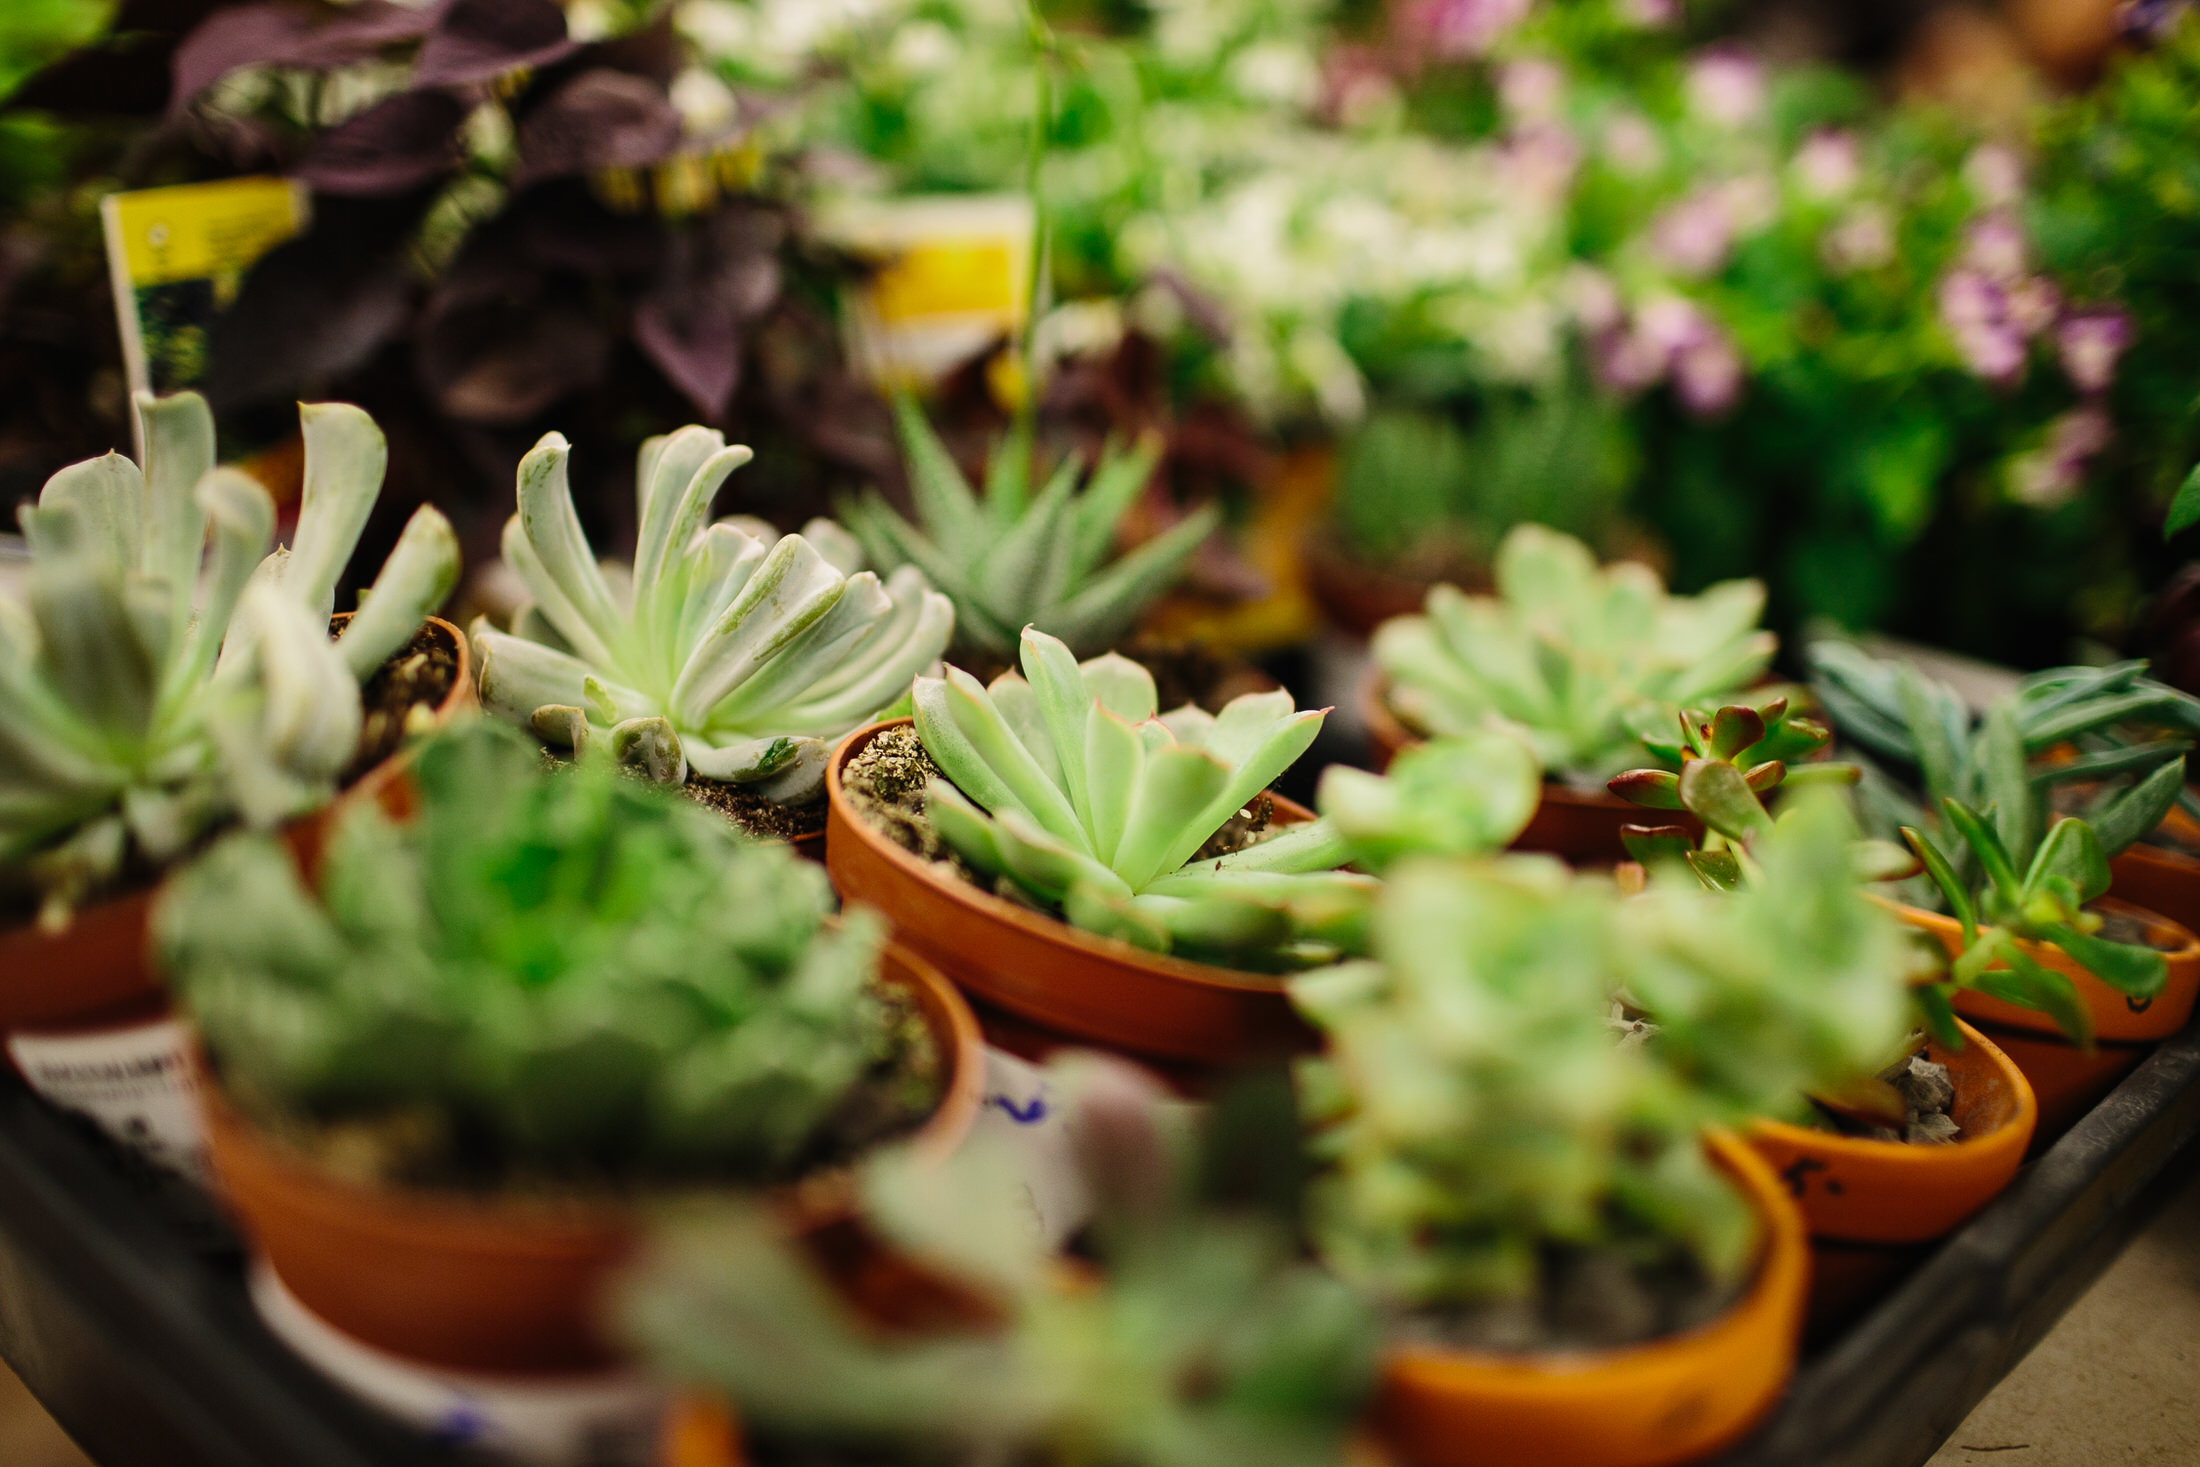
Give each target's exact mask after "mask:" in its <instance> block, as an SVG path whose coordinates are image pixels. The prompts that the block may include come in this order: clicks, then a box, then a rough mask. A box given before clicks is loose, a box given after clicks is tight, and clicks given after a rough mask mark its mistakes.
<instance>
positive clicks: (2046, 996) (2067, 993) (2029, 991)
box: [1978, 941, 2093, 1050]
mask: <svg viewBox="0 0 2200 1467" xmlns="http://www.w3.org/2000/svg"><path fill="white" fill-rule="evenodd" d="M2000 957H2001V960H2002V962H2003V963H2004V964H2006V965H2007V966H2006V967H2003V968H1998V969H1997V968H1990V969H1988V970H1986V971H1985V972H1983V973H1981V974H1980V975H1979V981H1978V986H1979V988H1980V989H1981V990H1983V991H1985V992H1987V993H1991V994H1993V996H1994V997H1996V998H1999V999H2001V1000H2002V1001H2003V1002H2005V1003H2013V1004H2016V1005H2018V1006H2019V1007H2021V1008H2028V1009H2032V1010H2035V1011H2036V1012H2039V1013H2043V1014H2045V1015H2047V1016H2048V1017H2049V1018H2050V1019H2053V1020H2054V1021H2055V1027H2056V1028H2058V1029H2060V1030H2061V1031H2062V1033H2063V1037H2064V1038H2066V1039H2068V1040H2069V1041H2070V1042H2071V1043H2072V1044H2075V1045H2077V1046H2078V1047H2079V1048H2080V1049H2084V1050H2091V1049H2092V1048H2093V1015H2092V1013H2091V1012H2090V1011H2089V1010H2087V1008H2086V1006H2085V1004H2084V1003H2083V1002H2082V1001H2081V1000H2080V999H2079V997H2078V989H2077V985H2076V984H2074V983H2072V982H2071V981H2070V980H2069V979H2068V978H2066V977H2064V976H2063V975H2062V974H2060V973H2057V972H2056V971H2054V970H2053V969H2052V968H2049V967H2047V966H2046V965H2044V964H2042V963H2040V962H2039V961H2038V960H2037V959H2035V958H2032V957H2029V956H2027V955H2026V954H2025V953H2024V951H2023V950H2022V949H2020V948H2019V947H2018V946H2017V944H2016V943H2015V942H2014V941H2008V942H2005V943H2003V944H2002V945H2001V952H2000ZM1997 989H1998V990H1999V991H1997Z"/></svg>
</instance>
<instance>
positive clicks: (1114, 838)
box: [914, 628, 1368, 968]
mask: <svg viewBox="0 0 2200 1467" xmlns="http://www.w3.org/2000/svg"><path fill="white" fill-rule="evenodd" d="M914 706H915V712H916V730H917V736H918V738H919V739H920V740H921V741H922V743H923V745H924V751H925V753H926V754H928V755H929V756H931V758H932V760H933V762H934V763H935V764H937V765H938V766H939V768H940V770H941V772H942V773H943V774H944V775H945V776H946V779H944V780H934V781H933V783H932V785H931V786H930V788H929V789H928V790H927V791H926V796H925V808H926V812H927V814H928V815H929V817H930V819H931V821H932V823H933V825H934V827H935V829H936V830H937V831H938V833H939V835H940V837H941V839H942V840H944V841H945V842H946V843H947V844H948V846H950V847H951V848H952V849H953V850H954V852H955V854H956V855H957V856H959V857H961V858H962V860H963V861H964V862H965V863H967V864H968V865H969V866H970V867H972V868H973V869H975V870H976V871H977V872H978V873H980V874H981V875H982V876H984V877H985V878H987V879H989V880H994V879H997V880H1001V881H1005V882H1007V883H1010V884H1011V885H1012V886H1013V887H1014V889H1015V890H1017V891H1018V892H1019V893H1021V894H1022V895H1023V896H1024V897H1025V898H1026V899H1028V900H1030V901H1031V902H1033V903H1036V904H1038V905H1040V906H1042V907H1045V908H1047V909H1049V910H1054V911H1058V912H1060V913H1061V914H1062V915H1063V916H1064V917H1066V918H1067V919H1068V920H1069V921H1070V922H1072V923H1074V924H1075V925H1077V926H1079V927H1082V928H1085V929H1087V930H1088V931H1093V932H1099V933H1102V934H1105V935H1108V936H1112V937H1118V938H1122V939H1124V940H1126V941H1129V942H1132V943H1135V944H1137V945H1139V946H1141V947H1146V948H1151V949H1155V950H1157V951H1163V952H1169V951H1178V950H1183V951H1188V952H1193V953H1198V954H1201V955H1205V956H1211V957H1214V958H1216V959H1217V960H1219V961H1223V962H1227V963H1230V964H1232V965H1233V966H1241V967H1256V968H1268V967H1303V966H1307V965H1309V964H1311V963H1316V962H1321V961H1326V960H1328V959H1329V958H1331V957H1333V956H1334V955H1335V952H1336V950H1337V947H1338V946H1339V944H1340V943H1345V942H1349V941H1350V940H1351V937H1350V932H1351V929H1352V928H1353V926H1354V923H1355V921H1356V920H1357V918H1358V917H1359V916H1360V915H1361V914H1363V913H1364V902H1363V901H1362V900H1360V891H1361V889H1362V888H1364V886H1365V885H1366V883H1367V881H1368V878H1366V877H1361V876H1356V875H1351V874H1348V873H1343V872H1339V871H1337V870H1336V869H1335V868H1336V867H1338V866H1339V865H1341V864H1343V862H1344V861H1345V860H1346V859H1347V851H1346V848H1345V846H1344V843H1343V842H1342V840H1341V839H1340V837H1339V836H1338V835H1337V833H1336V832H1335V831H1334V830H1333V829H1331V828H1330V826H1329V825H1327V824H1326V823H1325V822H1322V821H1318V820H1317V821H1313V822H1311V823H1308V824H1305V825H1301V826H1298V827H1295V828H1291V829H1286V830H1284V831H1283V832H1281V833H1280V834H1275V835H1272V836H1269V837H1268V838H1267V839H1264V840H1258V841H1255V842H1253V843H1252V844H1247V845H1243V846H1242V847H1241V848H1239V849H1234V850H1230V851H1228V852H1227V853H1225V854H1218V855H1215V856H1213V857H1209V858H1203V859H1198V860H1195V859H1194V858H1195V857H1199V856H1201V853H1202V852H1203V851H1204V850H1205V849H1206V848H1207V846H1208V844H1209V842H1210V841H1212V840H1213V839H1214V838H1215V836H1216V834H1217V832H1219V831H1221V830H1223V828H1224V826H1226V825H1227V824H1229V823H1230V822H1231V821H1232V819H1233V818H1234V817H1236V816H1238V815H1239V813H1240V812H1241V811H1242V810H1244V809H1246V808H1247V807H1248V805H1249V804H1251V803H1252V802H1254V801H1255V800H1256V799H1257V798H1258V797H1259V796H1260V795H1261V793H1262V792H1263V791H1264V790H1266V789H1267V787H1268V785H1269V783H1270V781H1272V780H1274V779H1275V778H1276V776H1278V775H1279V774H1281V773H1283V771H1284V770H1285V769H1287V768H1289V767H1290V766H1291V763H1292V761H1294V760H1296V759H1297V758H1298V757H1299V755H1300V754H1302V753H1304V752H1305V751H1306V748H1307V746H1308V745H1309V744H1311V743H1312V742H1313V740H1314V735H1315V734H1316V733H1317V732H1318V731H1319V730H1320V728H1321V722H1322V717H1323V715H1322V713H1321V712H1314V711H1301V710H1296V709H1294V708H1293V706H1292V700H1291V695H1290V694H1289V693H1288V692H1284V691H1281V690H1278V691H1275V692H1268V693H1248V694H1245V695H1244V696H1242V697H1239V698H1235V699H1233V700H1231V702H1230V703H1229V704H1228V705H1226V706H1225V707H1224V708H1223V710H1222V711H1221V713H1219V714H1212V713H1208V712H1206V711H1205V710H1203V709H1200V708H1197V707H1194V706H1192V705H1190V704H1187V705H1185V706H1184V707H1182V708H1178V709H1175V710H1174V711H1172V712H1170V713H1167V714H1163V715H1161V716H1159V717H1156V716H1155V709H1156V697H1155V692H1154V681H1153V677H1152V675H1151V674H1150V673H1148V672H1147V671H1146V669H1145V668H1143V667H1141V666H1139V665H1138V664H1137V663H1135V662H1132V661H1131V660H1130V659H1128V658H1126V657H1121V656H1118V655H1116V654H1114V653H1109V654H1107V655H1105V656H1102V657H1096V658H1093V659H1091V660H1089V661H1086V662H1082V663H1080V662H1078V661H1077V659H1076V658H1075V657H1074V656H1073V655H1072V654H1071V652H1070V650H1069V648H1068V646H1067V645H1065V644H1064V643H1063V642H1062V641H1061V640H1060V639H1058V638H1055V637H1051V636H1048V635H1047V634H1046V633H1044V632H1041V631H1038V630H1036V629H1031V628H1027V629H1026V630H1025V631H1024V634H1023V675H1022V676H1018V675H1017V674H1015V673H1013V672H1008V673H1003V674H1002V675H1001V676H1000V677H998V678H995V679H994V680H993V682H992V684H991V685H990V686H988V685H985V684H981V683H979V681H978V680H977V679H976V678H974V677H972V676H970V674H968V673H966V672H964V671H962V670H961V669H960V668H956V667H949V668H947V669H946V676H944V677H938V678H932V677H920V678H918V679H917V681H916V687H915V693H914Z"/></svg>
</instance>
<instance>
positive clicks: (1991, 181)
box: [1963, 143, 2024, 209]
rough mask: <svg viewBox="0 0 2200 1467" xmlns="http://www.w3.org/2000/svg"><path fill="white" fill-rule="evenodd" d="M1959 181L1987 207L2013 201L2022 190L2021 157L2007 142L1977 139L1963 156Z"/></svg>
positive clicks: (2022, 170)
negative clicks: (1968, 154)
mask: <svg viewBox="0 0 2200 1467" xmlns="http://www.w3.org/2000/svg"><path fill="white" fill-rule="evenodd" d="M1963 181H1964V182H1965V183H1966V184H1968V185H1970V189H1971V194H1972V196H1973V197H1974V198H1976V199H1977V200H1978V201H1979V202H1980V203H1981V204H1984V205H1985V206H1986V207H1987V208H1989V209H1995V208H2000V207H2002V206H2004V205H2007V204H2014V203H2015V202H2016V201H2017V200H2018V199H2019V198H2020V197H2021V196H2022V195H2023V193H2024V160H2022V159H2021V158H2019V157H2018V156H2017V154H2016V150H2015V149H2014V148H2011V147H2010V146H2009V145H2008V144H2007V143H1981V144H1979V145H1978V146H1977V147H1975V148H1973V149H1972V150H1971V156H1970V157H1968V158H1966V159H1964V160H1963Z"/></svg>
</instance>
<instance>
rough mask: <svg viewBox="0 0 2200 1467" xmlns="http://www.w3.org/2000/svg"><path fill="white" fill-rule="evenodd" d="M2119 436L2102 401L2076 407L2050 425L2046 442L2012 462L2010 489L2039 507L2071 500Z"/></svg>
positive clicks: (2051, 506) (2019, 498) (2047, 507)
mask: <svg viewBox="0 0 2200 1467" xmlns="http://www.w3.org/2000/svg"><path fill="white" fill-rule="evenodd" d="M2115 437H2116V427H2115V424H2113V423H2111V422H2110V421H2109V417H2108V414H2107V413H2106V412H2104V411H2102V409H2101V408H2100V406H2099V405H2098V404H2096V403H2086V404H2084V405H2082V406H2079V407H2075V408H2072V409H2071V410H2070V411H2069V412H2067V413H2064V414H2063V415H2062V416H2061V417H2059V418H2057V419H2056V420H2055V421H2054V422H2053V423H2051V424H2049V425H2048V429H2047V442H2046V443H2044V444H2042V445H2041V446H2040V447H2039V448H2037V449H2035V450H2034V451H2032V452H2031V453H2027V454H2024V455H2022V456H2020V457H2019V458H2018V459H2016V461H2015V462H2013V463H2012V464H2011V465H2010V472H2009V492H2010V493H2011V495H2013V496H2014V497H2015V498H2016V499H2017V500H2018V501H2020V502H2021V503H2024V504H2029V505H2031V506H2033V507H2034V508H2035V509H2053V508H2055V507H2056V506H2057V505H2062V504H2067V503H2069V502H2070V499H2071V497H2072V496H2073V495H2075V494H2076V493H2077V492H2078V489H2079V486H2080V485H2082V484H2083V483H2084V482H2085V474H2086V470H2087V469H2088V468H2090V467H2091V466H2092V463H2093V460H2094V459H2095V458H2096V457H2098V456H2099V454H2100V452H2101V450H2102V449H2104V448H2106V447H2108V445H2109V444H2110V443H2111V442H2113V441H2114V439H2115Z"/></svg>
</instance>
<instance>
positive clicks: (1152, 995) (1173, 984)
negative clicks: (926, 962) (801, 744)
mask: <svg viewBox="0 0 2200 1467" xmlns="http://www.w3.org/2000/svg"><path fill="white" fill-rule="evenodd" d="M909 723H910V720H909V719H906V718H897V719H893V720H890V721H888V722H885V723H875V724H872V725H871V726H870V727H868V728H861V729H857V730H856V731H855V732H854V733H852V734H850V735H848V737H847V738H845V739H843V740H841V743H840V747H839V748H837V749H835V750H834V751H833V756H832V758H831V760H830V761H828V762H827V764H826V766H825V791H826V799H827V800H828V801H829V802H830V803H829V805H828V808H827V812H826V817H825V869H826V870H827V871H828V872H830V873H831V875H832V878H833V885H834V886H836V887H837V888H839V890H840V894H841V896H842V898H844V899H845V900H847V901H851V902H862V903H864V904H866V905H868V906H871V907H873V908H876V909H877V910H878V911H880V912H882V913H884V914H885V916H886V919H887V920H888V921H890V922H892V923H893V924H894V932H895V935H896V937H898V938H899V939H900V940H901V941H902V942H904V943H907V944H908V945H909V946H910V947H911V948H913V949H915V950H916V951H917V952H919V953H922V954H923V955H924V956H926V957H928V958H930V959H931V960H932V961H933V962H935V963H937V964H939V965H940V968H941V969H942V970H943V971H944V972H945V973H946V974H947V975H948V977H950V978H952V979H953V980H954V981H955V982H956V984H957V985H959V986H960V987H962V988H963V989H965V990H966V991H968V992H969V993H970V994H971V995H972V997H973V998H975V999H976V1000H978V1001H979V1003H980V1004H981V1005H983V1006H985V1007H989V1008H992V1009H997V1010H1002V1011H1005V1012H1006V1013H1007V1014H1009V1015H1010V1016H1012V1017H1013V1018H1015V1019H1020V1020H1023V1021H1025V1023H1026V1025H1027V1026H1036V1027H1037V1029H1039V1030H1041V1031H1044V1032H1045V1033H1046V1034H1048V1035H1051V1036H1058V1037H1059V1038H1060V1039H1062V1040H1063V1041H1065V1042H1077V1043H1083V1044H1091V1045H1099V1046H1101V1047H1103V1048H1108V1049H1114V1050H1118V1051H1120V1052H1123V1053H1127V1054H1131V1055H1134V1056H1138V1057H1140V1058H1144V1059H1151V1060H1160V1061H1163V1062H1176V1063H1178V1064H1184V1063H1190V1064H1192V1065H1197V1066H1223V1065H1234V1064H1243V1063H1248V1062H1253V1061H1258V1060H1262V1059H1273V1058H1276V1057H1278V1056H1282V1055H1290V1054H1299V1053H1306V1052H1310V1051H1312V1050H1313V1049H1315V1048H1316V1047H1317V1044H1318V1041H1317V1039H1316V1037H1315V1035H1314V1032H1313V1031H1312V1030H1311V1029H1309V1028H1308V1027H1307V1026H1306V1024H1305V1022H1304V1021H1302V1020H1301V1019H1300V1018H1299V1017H1298V1015H1297V1013H1296V1012H1294V1011H1293V1009H1292V1007H1291V1004H1290V1001H1289V1000H1288V999H1287V998H1286V997H1285V996H1284V987H1283V983H1282V982H1281V980H1279V979H1276V978H1273V977H1269V976H1266V975H1263V974H1256V973H1238V972H1233V971H1231V970H1230V969H1228V968H1218V967H1213V966H1211V965H1209V964H1205V963H1192V962H1186V961H1185V960H1184V959H1182V958H1173V957H1168V956H1165V955H1163V954H1160V953H1153V952H1147V951H1146V950H1144V949H1143V948H1137V947H1133V946H1131V945H1130V944H1129V943H1127V942H1120V941H1117V940H1116V939H1114V938H1108V937H1100V936H1097V935H1095V934H1093V933H1090V932H1083V931H1080V930H1078V929H1077V928H1075V927H1072V926H1071V925H1070V924H1069V923H1067V922H1064V921H1062V920H1061V919H1060V918H1058V917H1054V916H1051V915H1049V914H1047V913H1044V912H1038V911H1034V910H1032V909H1031V908H1029V907H1025V906H1020V905H1018V904H1017V903H1015V902H1011V901H1007V900H1005V899H1003V898H1001V897H997V896H995V895H994V894H993V893H991V892H989V891H984V890H981V889H980V888H978V887H975V886H972V885H970V884H969V883H968V882H965V881H962V880H959V879H957V878H956V877H954V876H953V875H950V874H949V873H948V872H947V871H946V870H944V869H942V868H939V867H935V866H934V865H933V864H932V863H931V862H928V861H925V860H923V859H922V858H921V857H919V856H917V855H915V854H914V853H913V852H910V851H906V850H903V849H902V848H901V847H900V846H898V845H896V844H894V842H892V841H891V840H888V839H887V838H886V837H885V836H884V835H882V834H881V833H880V832H879V831H877V830H876V829H874V828H873V827H872V826H871V824H870V822H868V821H866V820H865V819H864V818H863V817H862V816H861V815H860V814H858V813H857V812H856V809H855V806H854V805H852V804H851V803H849V800H848V793H847V789H846V787H845V786H844V784H843V782H842V781H843V777H844V771H845V770H846V769H847V767H848V764H849V761H850V760H852V759H854V758H855V756H856V755H858V754H860V753H861V752H863V750H864V748H865V747H866V746H868V745H869V744H870V742H871V740H872V739H874V738H876V737H877V736H878V735H879V734H880V733H882V732H884V731H885V730H887V729H890V728H901V727H905V726H907V725H908V724H909ZM1269 798H1270V799H1272V800H1274V802H1275V810H1276V818H1277V819H1278V820H1279V821H1281V822H1284V823H1296V822H1299V821H1304V820H1311V819H1313V818H1314V817H1313V812H1312V811H1310V810H1308V809H1306V808H1305V807H1304V806H1301V805H1296V804H1293V803H1292V802H1291V801H1289V800H1286V799H1283V798H1281V797H1280V796H1275V795H1271V796H1270V797H1269ZM989 1032H990V1031H989ZM1025 1037H1026V1040H1027V1042H1026V1044H1025V1046H1024V1049H1025V1051H1026V1052H1028V1050H1029V1047H1030V1045H1029V1043H1028V1039H1029V1036H1028V1034H1027V1035H1026V1036H1025Z"/></svg>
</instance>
